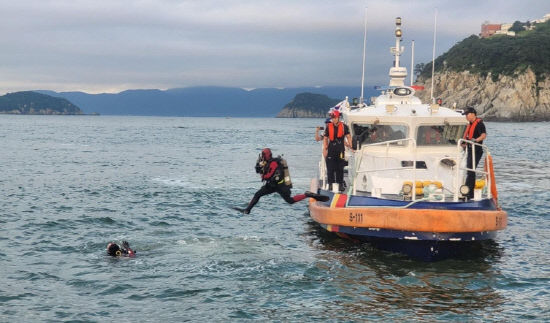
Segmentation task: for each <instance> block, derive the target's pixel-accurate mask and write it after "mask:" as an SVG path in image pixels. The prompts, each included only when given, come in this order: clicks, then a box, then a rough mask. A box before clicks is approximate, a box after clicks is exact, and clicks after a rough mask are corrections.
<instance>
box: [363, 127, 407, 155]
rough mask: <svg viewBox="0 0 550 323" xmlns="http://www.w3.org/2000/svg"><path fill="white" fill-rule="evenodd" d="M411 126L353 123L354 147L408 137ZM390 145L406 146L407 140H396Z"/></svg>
mask: <svg viewBox="0 0 550 323" xmlns="http://www.w3.org/2000/svg"><path fill="white" fill-rule="evenodd" d="M408 130H409V128H408V127H407V126H406V125H395V124H393V125H388V124H376V125H375V124H368V123H354V124H352V135H353V147H354V149H360V148H361V146H362V145H370V144H374V143H379V142H385V141H391V140H399V139H405V138H407V133H408ZM390 145H396V146H406V145H407V141H406V140H403V141H396V142H392V143H390Z"/></svg>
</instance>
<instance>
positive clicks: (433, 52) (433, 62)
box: [430, 8, 437, 103]
mask: <svg viewBox="0 0 550 323" xmlns="http://www.w3.org/2000/svg"><path fill="white" fill-rule="evenodd" d="M436 32H437V8H436V9H435V15H434V46H433V49H432V91H431V93H430V96H431V98H432V103H435V98H434V72H435V35H436Z"/></svg>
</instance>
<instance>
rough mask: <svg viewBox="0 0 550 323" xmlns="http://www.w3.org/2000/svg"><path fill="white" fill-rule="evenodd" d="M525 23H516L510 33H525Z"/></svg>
mask: <svg viewBox="0 0 550 323" xmlns="http://www.w3.org/2000/svg"><path fill="white" fill-rule="evenodd" d="M523 25H524V24H523V23H522V22H521V21H518V20H516V21H514V24H513V25H512V27H510V29H509V30H510V31H513V32H516V33H519V32H520V31H524V30H525V28H523Z"/></svg>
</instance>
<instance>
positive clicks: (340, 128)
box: [328, 122, 344, 141]
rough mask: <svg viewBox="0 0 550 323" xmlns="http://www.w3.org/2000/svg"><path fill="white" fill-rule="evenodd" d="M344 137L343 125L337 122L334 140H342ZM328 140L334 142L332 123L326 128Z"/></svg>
mask: <svg viewBox="0 0 550 323" xmlns="http://www.w3.org/2000/svg"><path fill="white" fill-rule="evenodd" d="M343 136H344V123H342V122H339V123H338V133H337V134H336V138H342V137H343ZM328 139H330V141H333V140H334V123H332V122H331V123H330V126H329V127H328Z"/></svg>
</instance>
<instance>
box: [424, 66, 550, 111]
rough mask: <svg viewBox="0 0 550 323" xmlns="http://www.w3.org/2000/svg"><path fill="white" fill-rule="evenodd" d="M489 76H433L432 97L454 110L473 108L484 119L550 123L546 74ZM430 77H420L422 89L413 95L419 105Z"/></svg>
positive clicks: (549, 82) (527, 72) (452, 73)
mask: <svg viewBox="0 0 550 323" xmlns="http://www.w3.org/2000/svg"><path fill="white" fill-rule="evenodd" d="M493 79H494V77H492V75H491V73H489V74H488V75H486V76H482V75H481V74H477V73H470V72H469V71H462V72H456V71H442V72H438V73H436V74H435V77H434V97H436V98H441V99H442V100H443V105H445V106H449V107H450V106H453V105H454V104H456V107H457V109H460V108H463V107H465V106H468V105H470V106H474V107H475V108H476V109H477V111H478V115H479V116H481V117H482V118H484V119H487V120H501V121H548V120H550V75H549V74H544V75H543V76H542V77H541V76H539V77H538V81H537V76H536V75H535V73H534V72H533V71H532V70H531V69H530V68H528V69H527V70H525V72H523V73H519V74H517V73H516V74H514V75H511V76H507V75H502V74H501V75H499V76H498V78H497V79H496V80H493ZM431 82H432V81H431V78H427V79H423V78H422V77H420V78H419V79H418V81H417V84H418V85H424V87H425V90H424V91H419V92H418V93H417V94H418V96H419V97H420V98H421V99H422V101H423V102H429V101H430V91H431Z"/></svg>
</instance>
